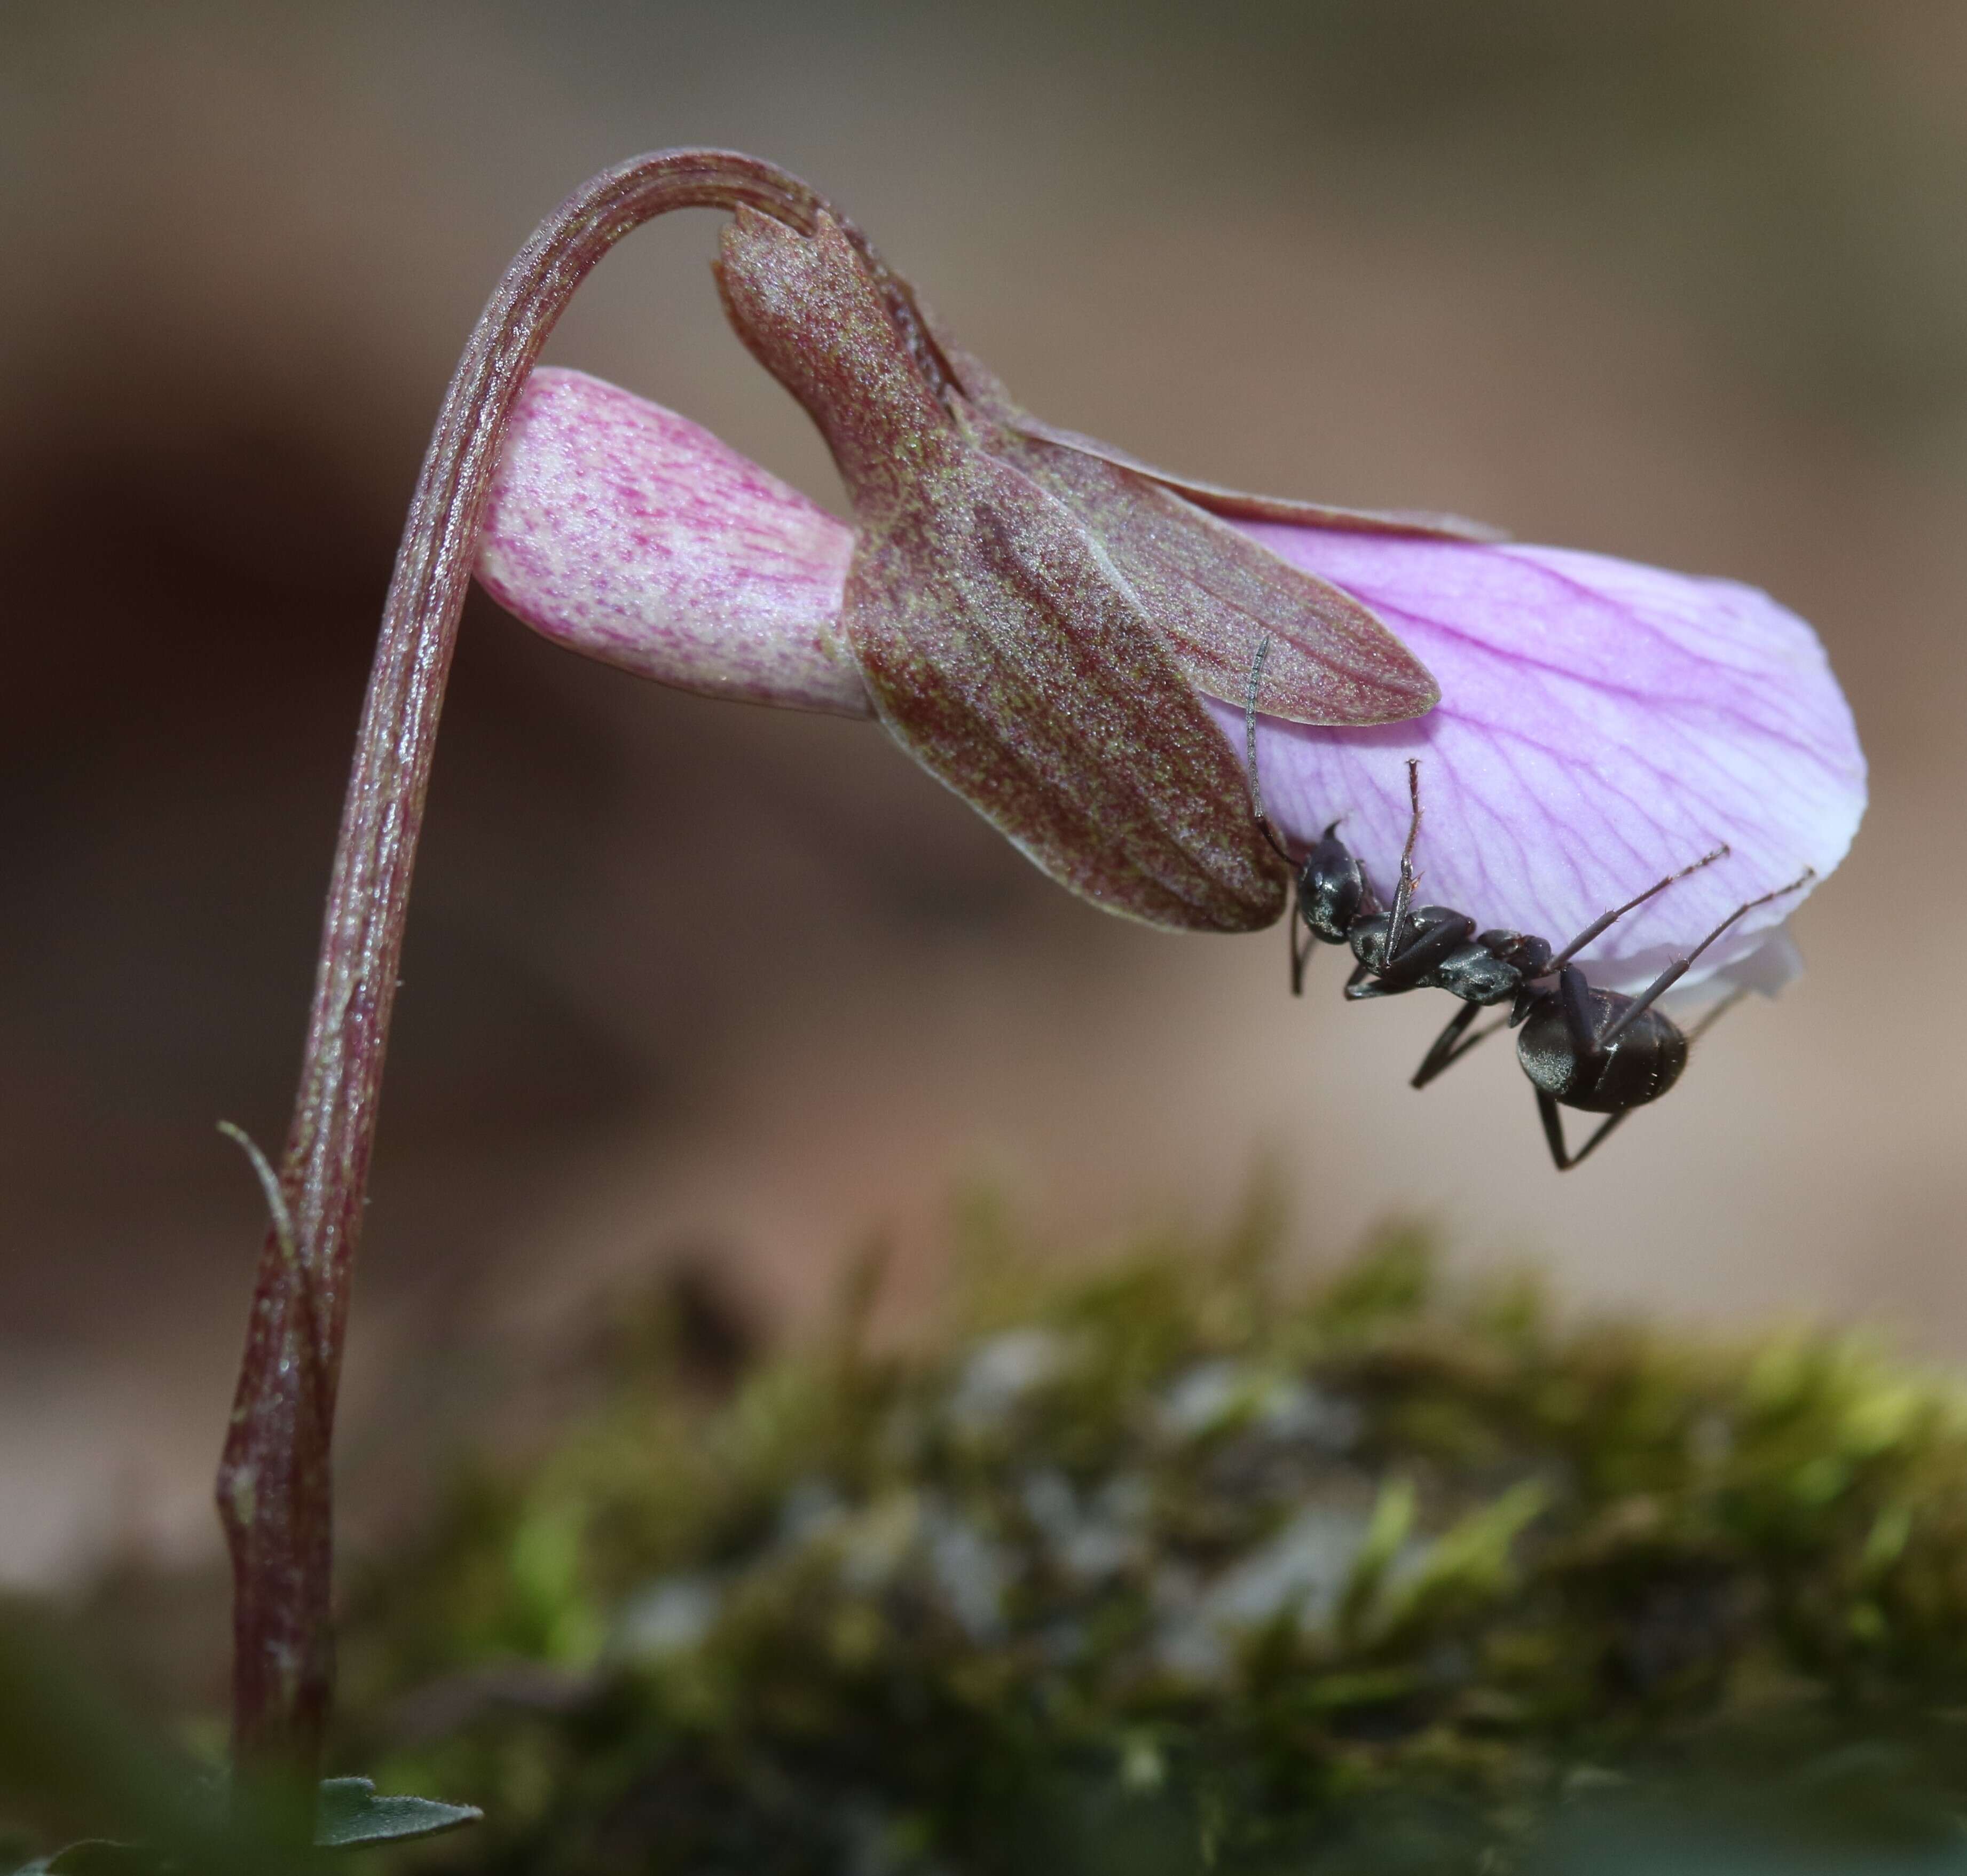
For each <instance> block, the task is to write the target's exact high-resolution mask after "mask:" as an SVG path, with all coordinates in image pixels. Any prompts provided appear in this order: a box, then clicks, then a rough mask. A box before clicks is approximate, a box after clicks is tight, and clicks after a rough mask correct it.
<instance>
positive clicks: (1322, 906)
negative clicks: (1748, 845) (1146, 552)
mask: <svg viewBox="0 0 1967 1876" xmlns="http://www.w3.org/2000/svg"><path fill="white" fill-rule="evenodd" d="M1269 654H1270V641H1269V640H1268V638H1266V639H1265V641H1264V643H1263V644H1262V645H1261V647H1259V648H1258V653H1257V659H1256V663H1255V664H1254V665H1253V666H1252V667H1251V671H1250V689H1249V696H1248V699H1247V701H1246V704H1245V711H1244V735H1245V740H1246V742H1247V744H1248V759H1249V769H1250V790H1251V799H1252V806H1253V807H1254V809H1255V813H1256V817H1257V824H1258V826H1260V827H1261V828H1262V829H1263V830H1264V836H1265V838H1266V839H1267V840H1268V841H1269V842H1270V843H1271V846H1272V847H1273V848H1275V849H1276V850H1277V853H1278V854H1280V855H1281V857H1283V858H1284V861H1286V862H1287V864H1289V865H1290V867H1292V868H1293V870H1294V872H1295V873H1296V875H1297V894H1296V904H1295V907H1294V917H1293V919H1292V920H1291V929H1290V954H1291V992H1292V994H1293V995H1294V996H1296V995H1298V994H1300V993H1302V991H1303V986H1304V969H1305V964H1306V961H1307V960H1308V959H1309V958H1310V955H1311V948H1312V945H1313V943H1314V942H1316V943H1320V944H1345V945H1348V946H1349V947H1350V948H1351V950H1352V955H1353V957H1354V958H1355V960H1356V964H1355V967H1354V969H1353V972H1352V976H1351V977H1350V978H1349V979H1348V980H1347V982H1346V985H1345V995H1346V996H1347V997H1348V999H1351V1000H1352V1001H1355V1002H1357V1001H1360V1000H1361V999H1365V998H1368V997H1375V996H1401V995H1403V994H1404V993H1406V992H1407V991H1409V990H1445V991H1447V992H1448V993H1449V995H1450V996H1455V997H1458V998H1459V999H1461V1000H1462V1005H1463V1007H1462V1009H1459V1010H1458V1011H1457V1012H1455V1015H1453V1016H1452V1017H1450V1018H1449V1021H1448V1023H1447V1025H1446V1026H1445V1028H1443V1029H1442V1032H1441V1034H1440V1035H1439V1036H1437V1037H1436V1038H1435V1041H1434V1045H1433V1046H1432V1048H1429V1051H1428V1052H1427V1054H1426V1056H1425V1057H1423V1060H1422V1062H1421V1065H1420V1067H1419V1068H1418V1069H1417V1070H1416V1071H1415V1073H1414V1076H1413V1083H1412V1085H1413V1087H1416V1088H1424V1087H1426V1086H1427V1084H1428V1083H1429V1082H1430V1081H1432V1080H1433V1079H1434V1078H1435V1077H1436V1076H1437V1075H1439V1074H1441V1073H1442V1070H1445V1068H1447V1067H1449V1064H1451V1063H1452V1062H1455V1061H1459V1060H1460V1059H1461V1057H1462V1056H1464V1055H1465V1054H1468V1051H1470V1050H1471V1048H1474V1046H1475V1045H1476V1044H1477V1043H1478V1042H1480V1041H1482V1039H1483V1038H1484V1037H1485V1036H1488V1035H1493V1034H1494V1032H1495V1031H1496V1030H1497V1029H1499V1028H1512V1029H1516V1028H1520V1030H1521V1031H1522V1034H1521V1035H1519V1036H1518V1037H1517V1038H1516V1059H1517V1061H1519V1062H1520V1064H1522V1067H1523V1073H1524V1074H1526V1075H1528V1076H1529V1078H1530V1080H1531V1082H1532V1083H1533V1085H1534V1086H1535V1087H1536V1099H1537V1112H1538V1114H1539V1116H1540V1118H1541V1119H1542V1122H1543V1131H1544V1138H1546V1141H1549V1145H1550V1156H1551V1158H1552V1160H1553V1161H1555V1162H1556V1165H1557V1169H1558V1171H1559V1172H1566V1171H1568V1170H1570V1168H1571V1167H1574V1166H1578V1165H1581V1164H1583V1163H1584V1161H1586V1160H1587V1159H1588V1158H1590V1157H1591V1154H1592V1152H1593V1151H1594V1149H1595V1148H1597V1145H1598V1144H1599V1142H1600V1141H1602V1140H1603V1139H1604V1138H1605V1136H1606V1135H1607V1134H1609V1133H1610V1132H1611V1131H1612V1130H1613V1128H1615V1127H1617V1125H1619V1123H1620V1122H1621V1121H1623V1119H1625V1118H1626V1116H1627V1115H1628V1114H1629V1113H1630V1112H1632V1111H1633V1109H1635V1108H1636V1107H1643V1106H1645V1105H1646V1103H1648V1102H1649V1101H1656V1100H1658V1099H1659V1097H1660V1096H1662V1095H1663V1094H1664V1093H1666V1091H1667V1090H1668V1089H1669V1088H1671V1087H1672V1086H1673V1084H1674V1083H1675V1082H1676V1081H1678V1080H1679V1079H1680V1075H1681V1070H1683V1069H1684V1067H1686V1066H1687V1057H1688V1051H1689V1050H1690V1049H1691V1048H1692V1047H1693V1045H1694V1043H1695V1042H1696V1041H1698V1040H1699V1039H1700V1038H1701V1037H1702V1036H1703V1035H1705V1034H1706V1033H1707V1031H1708V1030H1709V1029H1710V1028H1711V1027H1712V1026H1713V1025H1714V1023H1715V1022H1717V1021H1718V1020H1719V1019H1720V1017H1721V1016H1722V1015H1724V1014H1725V1013H1726V1012H1727V1011H1728V1010H1729V1009H1732V1008H1733V1006H1734V1005H1735V1003H1736V1002H1738V1001H1739V999H1740V998H1741V997H1742V996H1743V995H1744V994H1745V992H1743V991H1742V990H1737V991H1736V992H1735V993H1733V995H1731V996H1728V997H1726V998H1725V999H1723V1001H1722V1002H1721V1003H1720V1004H1719V1005H1717V1006H1716V1008H1715V1009H1713V1010H1711V1011H1710V1012H1709V1013H1708V1014H1707V1016H1706V1017H1705V1018H1704V1019H1702V1021H1701V1022H1700V1023H1699V1024H1698V1025H1696V1027H1695V1028H1694V1032H1693V1033H1692V1034H1691V1035H1689V1034H1688V1032H1686V1031H1684V1030H1683V1029H1682V1028H1681V1027H1680V1025H1678V1023H1676V1022H1675V1021H1674V1020H1673V1019H1672V1018H1671V1017H1670V1016H1669V1015H1667V1014H1666V1013H1665V1011H1663V1010H1662V1009H1658V1008H1656V1007H1655V1005H1656V1004H1657V1003H1658V1001H1659V998H1660V997H1661V996H1663V995H1664V994H1665V992H1666V991H1667V990H1669V989H1670V988H1671V986H1673V985H1674V984H1675V983H1678V981H1679V980H1680V979H1681V977H1682V976H1683V975H1684V974H1685V973H1686V971H1687V970H1688V967H1689V966H1690V965H1691V964H1693V962H1694V960H1695V959H1696V958H1697V957H1699V956H1700V955H1701V953H1702V952H1703V951H1706V950H1707V948H1708V947H1709V946H1710V944H1713V942H1714V941H1716V940H1717V938H1720V936H1721V935H1722V934H1723V932H1726V931H1727V929H1728V928H1729V927H1730V925H1733V924H1734V922H1736V919H1739V918H1741V917H1742V916H1743V914H1744V913H1746V912H1752V911H1753V910H1754V909H1755V908H1756V907H1757V906H1766V905H1768V903H1769V902H1771V901H1772V900H1773V899H1781V897H1783V896H1784V895H1785V894H1786V893H1794V892H1796V891H1797V890H1800V889H1801V887H1803V886H1806V885H1807V884H1808V883H1809V882H1810V880H1813V879H1814V878H1815V877H1816V872H1815V869H1814V868H1808V869H1806V870H1804V873H1802V874H1801V875H1800V876H1799V877H1797V878H1796V879H1794V880H1791V882H1790V883H1789V884H1788V885H1787V886H1778V888H1777V889H1776V890H1775V891H1774V892H1772V893H1763V894H1762V896H1761V897H1759V898H1758V899H1749V900H1747V901H1746V902H1744V903H1743V904H1742V905H1739V906H1736V908H1735V909H1734V910H1733V912H1730V914H1729V915H1728V916H1727V917H1726V918H1725V919H1723V920H1722V921H1721V922H1720V924H1719V925H1717V926H1716V927H1715V928H1714V929H1713V931H1711V932H1709V933H1708V934H1707V936H1706V937H1705V938H1703V939H1702V940H1701V942H1700V943H1699V944H1697V945H1695V946H1694V948H1692V950H1691V951H1688V953H1687V954H1685V955H1684V957H1676V958H1675V959H1674V960H1673V961H1672V962H1671V964H1668V966H1667V967H1666V968H1665V970H1662V972H1661V973H1660V974H1659V976H1658V977H1655V979H1654V980H1652V983H1649V985H1648V986H1646V989H1645V990H1642V992H1641V993H1639V995H1638V996H1625V995H1623V994H1622V993H1620V992H1619V991H1617V990H1594V988H1593V987H1592V986H1591V983H1589V982H1588V981H1587V979H1586V977H1585V975H1584V971H1583V970H1582V969H1581V967H1579V966H1578V965H1577V964H1574V963H1572V962H1571V960H1572V959H1573V958H1574V957H1576V956H1577V954H1578V953H1579V952H1580V951H1582V950H1583V949H1584V947H1585V946H1586V945H1587V944H1590V943H1591V941H1593V939H1594V938H1597V937H1598V936H1600V934H1602V933H1603V932H1606V931H1607V930H1609V929H1610V927H1611V926H1612V925H1614V924H1616V923H1617V922H1618V921H1619V920H1620V919H1623V917H1624V916H1625V915H1626V913H1627V912H1632V911H1633V910H1635V909H1637V908H1638V907H1639V906H1643V905H1644V904H1645V903H1646V901H1647V900H1648V899H1651V898H1652V897H1653V896H1655V894H1657V893H1663V892H1665V890H1666V889H1667V888H1668V886H1671V885H1673V884H1674V883H1675V882H1676V881H1678V880H1684V879H1685V878H1686V877H1687V876H1688V874H1689V873H1697V872H1699V871H1700V870H1701V868H1702V867H1708V866H1712V865H1713V864H1714V862H1715V861H1717V860H1719V859H1720V858H1722V857H1723V856H1724V855H1725V854H1726V853H1727V851H1728V849H1727V848H1726V846H1721V847H1717V848H1715V849H1714V851H1713V852H1712V853H1709V854H1703V855H1702V856H1701V858H1700V859H1698V860H1697V861H1694V863H1693V864H1691V866H1686V867H1681V870H1679V871H1678V873H1669V874H1668V875H1667V877H1665V879H1663V880H1655V882H1654V883H1652V885H1651V886H1648V887H1647V888H1646V890H1645V891H1644V892H1643V893H1640V894H1639V896H1637V897H1636V898H1635V899H1628V900H1627V901H1626V903H1625V904H1624V905H1623V906H1615V907H1614V908H1613V909H1612V910H1611V911H1610V912H1604V913H1601V914H1600V915H1599V916H1598V917H1597V919H1594V920H1593V921H1592V922H1591V924H1590V925H1587V926H1586V927H1585V928H1584V930H1583V931H1582V932H1579V933H1578V935H1577V937H1575V938H1573V939H1572V940H1571V942H1570V943H1569V944H1567V945H1565V948H1563V950H1562V951H1556V952H1553V951H1552V949H1551V948H1550V944H1549V941H1548V940H1547V939H1544V938H1533V937H1531V936H1529V935H1526V933H1523V932H1509V931H1501V930H1498V931H1493V932H1481V933H1478V932H1477V931H1476V929H1475V921H1474V919H1471V918H1470V917H1468V915H1467V914H1466V913H1465V912H1455V911H1453V910H1452V909H1450V908H1449V907H1448V906H1420V907H1418V908H1416V906H1414V904H1413V892H1414V886H1415V884H1416V875H1415V873H1414V867H1413V854H1414V847H1415V844H1416V841H1418V840H1419V839H1420V822H1421V810H1420V762H1419V761H1418V760H1409V762H1408V764H1407V793H1408V797H1409V799H1410V801H1411V802H1412V804H1413V812H1412V815H1411V818H1410V820H1409V822H1408V825H1407V844H1406V846H1405V847H1404V848H1403V849H1402V851H1401V854H1400V883H1399V885H1398V886H1397V889H1396V890H1395V891H1394V902H1393V905H1392V906H1391V908H1390V909H1386V908H1384V907H1383V906H1381V902H1380V899H1379V896H1378V894H1377V893H1374V890H1373V886H1372V882H1371V880H1368V878H1367V877H1366V873H1365V868H1364V867H1362V866H1361V864H1359V861H1358V859H1357V858H1356V857H1355V856H1354V855H1353V854H1352V852H1351V851H1350V850H1349V849H1348V848H1347V847H1346V845H1345V842H1344V841H1342V840H1340V839H1339V838H1338V835H1339V823H1338V822H1336V821H1334V822H1332V824H1331V825H1329V827H1327V828H1326V830H1325V832H1324V834H1323V835H1322V836H1321V837H1320V838H1319V840H1318V841H1317V842H1316V844H1315V845H1314V846H1313V848H1312V849H1311V851H1310V853H1309V854H1306V856H1305V857H1304V858H1303V860H1302V861H1300V860H1299V859H1297V858H1296V857H1294V856H1293V854H1291V853H1290V851H1289V849H1287V848H1286V847H1285V846H1284V843H1283V842H1282V841H1280V840H1279V839H1278V838H1277V835H1275V834H1274V832H1273V831H1271V824H1270V822H1269V820H1268V818H1267V817H1266V815H1265V812H1264V796H1263V787H1262V784H1261V781H1260V780H1259V779H1258V773H1257V689H1258V684H1259V683H1261V680H1262V676H1263V670H1264V661H1265V659H1266V658H1267V657H1268V656H1269ZM1300 922H1302V924H1303V925H1304V927H1305V928H1306V932H1307V933H1308V934H1309V936H1308V937H1306V938H1303V939H1302V940H1301V939H1300V937H1299V935H1298V932H1297V927H1298V925H1299V924H1300ZM1552 977H1555V979H1556V980H1557V981H1556V983H1555V984H1554V985H1553V984H1552V983H1550V981H1549V980H1550V979H1551V978H1552ZM1500 1003H1509V1004H1510V1006H1511V1007H1510V1013H1509V1014H1508V1015H1507V1016H1506V1017H1505V1018H1504V1019H1502V1020H1501V1021H1500V1022H1495V1023H1491V1025H1489V1027H1488V1028H1487V1029H1481V1030H1478V1031H1477V1032H1476V1033H1475V1034H1474V1035H1469V1034H1468V1030H1469V1028H1470V1026H1471V1025H1472V1024H1473V1023H1474V1021H1475V1019H1476V1018H1477V1016H1478V1015H1480V1014H1481V1012H1482V1010H1484V1009H1487V1008H1491V1007H1492V1006H1495V1005H1497V1004H1500ZM1560 1107H1575V1108H1577V1109H1581V1111H1582V1112H1586V1113H1591V1114H1603V1115H1604V1116H1607V1119H1605V1121H1604V1123H1603V1124H1602V1125H1600V1127H1599V1128H1598V1129H1597V1132H1594V1134H1593V1135H1591V1138H1590V1139H1588V1140H1587V1141H1585V1143H1584V1145H1583V1146H1582V1147H1581V1148H1580V1149H1579V1150H1578V1152H1577V1153H1576V1154H1572V1153H1571V1151H1569V1150H1568V1148H1567V1147H1566V1145H1565V1138H1564V1122H1563V1118H1562V1116H1561V1115H1560V1114H1559V1112H1558V1109H1559V1108H1560Z"/></svg>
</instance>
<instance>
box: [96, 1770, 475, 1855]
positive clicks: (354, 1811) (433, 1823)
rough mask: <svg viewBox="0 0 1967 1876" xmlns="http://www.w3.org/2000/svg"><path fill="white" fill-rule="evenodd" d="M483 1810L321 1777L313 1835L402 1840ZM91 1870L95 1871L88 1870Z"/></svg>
mask: <svg viewBox="0 0 1967 1876" xmlns="http://www.w3.org/2000/svg"><path fill="white" fill-rule="evenodd" d="M484 1815H485V1813H483V1811H481V1810H479V1809H478V1808H477V1807H476V1806H475V1805H470V1804H444V1803H439V1802H438V1800H436V1799H435V1798H396V1797H378V1796H377V1795H376V1787H375V1784H374V1783H373V1781H371V1780H369V1779H367V1778H324V1779H323V1780H322V1781H321V1801H320V1808H319V1810H318V1811H316V1813H315V1827H314V1840H315V1845H316V1846H317V1847H318V1849H324V1850H354V1849H360V1847H361V1846H362V1845H364V1844H368V1843H401V1842H403V1841H404V1840H405V1839H408V1838H411V1837H434V1836H436V1835H437V1834H438V1832H440V1831H445V1830H456V1829H458V1827H459V1826H460V1825H463V1824H475V1823H478V1822H479V1821H480V1819H482V1818H483V1816H484ZM90 1876H94V1872H90Z"/></svg>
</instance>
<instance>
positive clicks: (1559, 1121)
mask: <svg viewBox="0 0 1967 1876" xmlns="http://www.w3.org/2000/svg"><path fill="white" fill-rule="evenodd" d="M1635 1111H1636V1110H1635V1109H1632V1108H1629V1107H1624V1108H1621V1109H1620V1110H1619V1112H1617V1113H1616V1114H1614V1115H1613V1116H1611V1117H1610V1119H1607V1121H1606V1122H1605V1123H1604V1125H1603V1126H1601V1127H1600V1129H1598V1131H1597V1132H1596V1133H1594V1135H1592V1136H1591V1138H1590V1139H1588V1140H1587V1141H1585V1143H1584V1145H1582V1146H1581V1147H1580V1148H1578V1151H1577V1152H1576V1153H1575V1154H1573V1153H1571V1152H1568V1151H1566V1150H1565V1144H1564V1119H1563V1116H1562V1112H1561V1111H1560V1109H1558V1105H1557V1102H1556V1099H1555V1097H1554V1096H1551V1095H1549V1094H1547V1093H1545V1091H1544V1090H1542V1088H1539V1089H1538V1090H1537V1113H1538V1116H1539V1118H1540V1119H1542V1122H1543V1137H1544V1138H1545V1139H1546V1140H1547V1141H1549V1143H1550V1157H1551V1158H1552V1160H1553V1161H1555V1164H1556V1166H1557V1170H1558V1171H1559V1172H1561V1173H1568V1172H1569V1171H1570V1170H1571V1167H1574V1166H1582V1165H1583V1164H1584V1162H1585V1161H1587V1160H1588V1159H1589V1158H1591V1155H1592V1153H1593V1151H1594V1150H1595V1149H1596V1148H1597V1145H1598V1142H1599V1141H1601V1140H1602V1139H1604V1138H1605V1136H1606V1135H1607V1134H1608V1133H1610V1132H1611V1131H1612V1129H1613V1128H1614V1127H1616V1126H1617V1125H1618V1124H1619V1123H1620V1121H1622V1120H1623V1119H1625V1118H1626V1116H1627V1115H1628V1114H1630V1113H1633V1112H1635Z"/></svg>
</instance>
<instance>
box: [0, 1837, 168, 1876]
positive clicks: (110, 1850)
mask: <svg viewBox="0 0 1967 1876" xmlns="http://www.w3.org/2000/svg"><path fill="white" fill-rule="evenodd" d="M165 1867H166V1865H165V1861H164V1859H163V1858H162V1857H160V1855H158V1854H157V1852H156V1851H154V1850H153V1849H148V1848H147V1847H146V1846H145V1845H143V1844H140V1843H117V1842H114V1841H113V1840H112V1839H109V1838H108V1837H85V1838H83V1839H82V1841H81V1842H79V1843H71V1844H69V1845H66V1846H65V1847H63V1849H59V1850H53V1851H50V1852H49V1853H48V1854H47V1855H46V1856H37V1857H36V1858H34V1861H33V1862H31V1863H23V1864H22V1865H21V1867H20V1868H19V1869H18V1870H17V1871H15V1876H157V1872H158V1871H161V1870H162V1869H163V1868H165Z"/></svg>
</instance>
